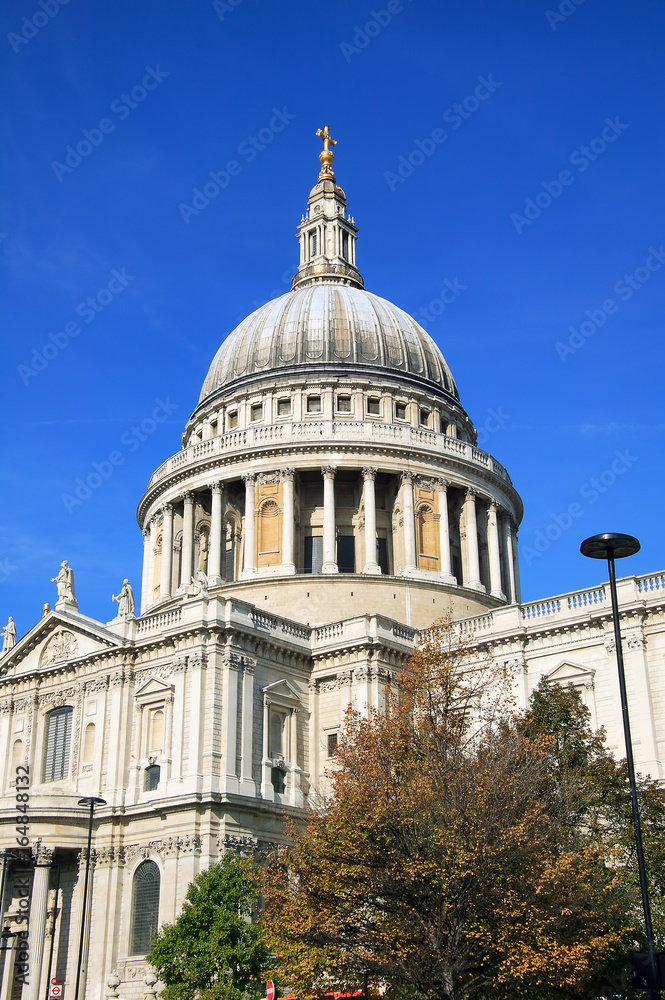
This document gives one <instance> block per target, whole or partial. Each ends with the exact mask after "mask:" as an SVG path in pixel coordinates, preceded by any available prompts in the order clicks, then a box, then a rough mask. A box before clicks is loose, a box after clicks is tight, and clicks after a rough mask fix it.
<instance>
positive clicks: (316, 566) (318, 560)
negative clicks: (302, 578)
mask: <svg viewBox="0 0 665 1000" xmlns="http://www.w3.org/2000/svg"><path fill="white" fill-rule="evenodd" d="M322 566H323V537H322V536H321V535H306V536H305V566H304V571H305V573H320V572H321V567H322Z"/></svg>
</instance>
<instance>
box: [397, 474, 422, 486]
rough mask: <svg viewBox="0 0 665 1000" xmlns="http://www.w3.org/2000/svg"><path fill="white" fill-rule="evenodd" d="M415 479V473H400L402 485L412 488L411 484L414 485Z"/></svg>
mask: <svg viewBox="0 0 665 1000" xmlns="http://www.w3.org/2000/svg"><path fill="white" fill-rule="evenodd" d="M417 478H418V477H417V475H416V473H415V472H402V473H400V479H401V481H402V482H403V483H408V484H409V486H413V484H414V483H415V481H416V479H417Z"/></svg>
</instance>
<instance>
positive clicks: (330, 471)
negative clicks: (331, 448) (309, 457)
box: [321, 465, 337, 479]
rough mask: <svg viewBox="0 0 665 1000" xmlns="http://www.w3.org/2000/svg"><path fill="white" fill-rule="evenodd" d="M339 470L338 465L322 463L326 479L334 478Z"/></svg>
mask: <svg viewBox="0 0 665 1000" xmlns="http://www.w3.org/2000/svg"><path fill="white" fill-rule="evenodd" d="M336 472H337V466H335V465H322V466H321V475H322V476H323V478H324V479H334V478H335V473H336Z"/></svg>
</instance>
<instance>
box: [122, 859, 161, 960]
mask: <svg viewBox="0 0 665 1000" xmlns="http://www.w3.org/2000/svg"><path fill="white" fill-rule="evenodd" d="M160 878H161V876H160V874H159V868H158V867H157V865H156V864H155V862H154V861H142V862H141V864H140V865H139V866H138V868H137V869H136V871H135V872H134V881H133V883H132V922H131V931H130V935H129V954H130V955H147V954H148V952H149V951H150V948H151V946H152V938H153V935H154V934H155V931H156V930H157V924H158V921H159V882H160Z"/></svg>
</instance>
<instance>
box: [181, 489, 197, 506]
mask: <svg viewBox="0 0 665 1000" xmlns="http://www.w3.org/2000/svg"><path fill="white" fill-rule="evenodd" d="M182 499H183V500H184V502H185V503H194V491H193V490H185V492H184V493H183V495H182Z"/></svg>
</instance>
